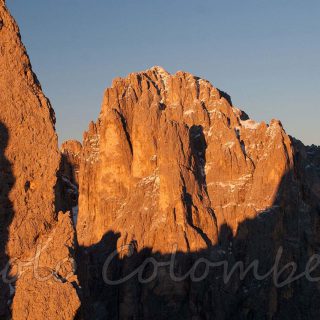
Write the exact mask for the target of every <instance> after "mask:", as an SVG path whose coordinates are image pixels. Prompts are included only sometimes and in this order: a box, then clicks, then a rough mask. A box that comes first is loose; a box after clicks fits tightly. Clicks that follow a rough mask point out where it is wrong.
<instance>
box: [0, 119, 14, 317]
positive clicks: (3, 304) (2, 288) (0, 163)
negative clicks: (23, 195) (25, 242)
mask: <svg viewBox="0 0 320 320" xmlns="http://www.w3.org/2000/svg"><path fill="white" fill-rule="evenodd" d="M8 141H9V131H8V128H7V127H6V125H5V124H4V123H2V122H0V270H1V278H0V319H9V317H10V304H11V300H10V299H11V295H13V292H14V286H13V285H12V284H11V288H10V287H9V285H8V284H7V281H6V278H7V276H8V275H7V272H6V267H7V263H8V261H9V257H8V256H7V253H6V246H7V243H8V240H9V226H10V224H11V222H12V219H13V216H14V209H13V203H12V202H11V200H10V198H9V194H10V191H11V189H12V188H13V186H14V184H15V177H14V175H13V172H12V165H11V163H10V162H9V160H8V159H7V158H6V155H5V151H6V148H7V145H8Z"/></svg>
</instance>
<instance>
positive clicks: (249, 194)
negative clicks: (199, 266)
mask: <svg viewBox="0 0 320 320" xmlns="http://www.w3.org/2000/svg"><path fill="white" fill-rule="evenodd" d="M230 103H231V99H230V97H229V96H228V95H227V94H225V93H223V92H222V91H219V90H218V89H216V88H214V87H213V86H212V85H211V84H210V83H209V82H208V81H206V80H203V79H200V78H197V77H195V76H193V75H191V74H189V73H185V72H177V73H176V74H174V75H171V74H169V73H168V72H166V71H165V70H164V69H162V68H160V67H153V68H151V69H149V70H147V71H145V72H140V73H133V74H130V75H129V76H128V77H127V78H125V79H122V78H119V79H115V80H114V81H113V84H112V87H111V88H108V89H107V90H106V92H105V95H104V99H103V104H102V110H101V113H100V116H99V119H98V121H97V122H96V123H91V124H90V126H89V130H88V131H87V132H86V133H85V134H84V141H83V149H82V156H81V164H80V173H79V184H80V198H79V216H78V224H77V237H78V241H79V244H80V246H81V247H80V250H79V262H81V267H80V269H79V277H80V281H81V284H82V288H83V291H82V297H83V302H82V304H83V308H82V316H83V317H84V318H87V319H92V317H93V318H94V319H102V318H104V317H110V318H112V319H116V318H119V319H151V318H152V319H180V318H181V319H182V318H187V319H191V318H192V319H291V318H292V317H294V316H296V319H316V318H317V317H318V311H317V308H316V307H310V308H309V302H308V301H309V300H310V299H312V301H317V302H320V300H319V290H318V288H317V286H316V285H315V284H314V283H311V282H308V281H306V280H305V279H304V280H301V281H296V282H295V283H294V284H292V285H289V286H286V287H285V288H282V289H279V288H276V287H275V286H274V284H273V283H272V281H270V279H269V280H268V281H266V282H263V283H261V282H256V281H255V279H254V278H253V277H252V276H251V277H250V276H248V277H247V278H246V279H245V280H243V281H241V280H240V277H239V275H238V274H236V276H235V277H234V278H232V280H231V282H230V283H229V284H224V283H223V282H222V281H221V280H219V279H220V278H221V276H220V275H221V272H220V273H219V272H218V273H214V272H213V273H212V272H211V273H210V276H209V277H208V278H206V279H205V280H204V281H202V282H201V283H200V284H199V283H194V282H192V281H191V280H190V279H188V280H186V281H183V282H180V283H176V282H174V281H171V280H170V279H169V276H168V272H169V271H168V270H163V271H162V272H158V275H157V278H156V279H155V280H154V281H152V282H151V283H148V284H142V283H141V282H139V281H138V280H137V279H136V278H135V279H133V280H131V281H127V282H126V283H124V284H122V285H120V286H106V285H105V284H104V283H103V279H102V278H101V270H102V266H103V263H104V261H105V259H106V258H107V257H108V254H110V253H111V252H113V251H114V250H118V251H121V249H120V248H121V247H122V246H123V245H127V244H131V245H132V248H133V251H134V252H135V254H133V255H128V254H126V253H124V252H120V253H119V256H117V259H115V262H114V265H113V269H112V268H111V269H110V270H111V271H110V272H111V276H113V277H115V278H117V277H118V278H119V277H122V276H123V275H125V274H128V273H129V272H130V271H132V270H134V268H135V267H137V266H139V264H141V263H142V262H143V261H144V259H146V258H147V257H153V258H157V259H158V260H160V261H165V260H168V259H170V253H172V251H173V247H175V250H177V251H178V258H177V267H176V270H177V272H178V273H179V272H180V273H183V271H185V270H187V269H188V267H191V266H192V263H193V262H194V261H196V259H198V258H199V257H200V258H201V257H206V258H209V259H210V258H212V257H213V256H215V255H216V254H218V256H219V255H220V257H221V253H222V258H223V259H227V261H229V262H235V261H238V260H239V261H243V262H244V264H245V265H246V266H247V265H249V263H250V262H252V261H253V260H255V259H258V260H259V262H260V266H261V268H262V273H264V272H263V271H266V270H268V268H271V267H272V264H273V263H274V261H275V259H276V254H277V251H278V249H279V248H280V247H282V248H284V251H283V257H282V260H281V263H280V266H283V265H285V263H287V262H290V261H293V262H295V263H297V264H298V270H303V268H304V267H305V265H306V263H307V261H308V259H309V257H310V256H311V255H312V254H314V253H317V252H318V247H317V244H318V243H319V242H318V241H319V197H320V192H319V181H320V180H319V162H318V159H319V156H318V155H319V150H318V149H317V148H316V147H310V148H309V147H305V146H303V144H302V143H300V142H299V141H297V140H295V139H293V138H291V137H289V136H288V135H287V134H286V133H285V131H284V129H283V127H282V125H281V123H280V122H279V121H277V120H272V121H271V123H270V124H269V125H267V124H266V123H264V122H262V123H257V122H254V121H253V120H251V119H249V118H248V116H247V115H246V114H245V113H244V112H242V111H241V110H239V109H237V108H235V107H234V106H232V105H231V104H230ZM280 269H281V268H280ZM148 274H152V266H149V267H147V268H146V270H145V275H148ZM302 292H303V295H304V296H302ZM308 299H309V300H308ZM308 308H309V309H308ZM90 317H91V318H90Z"/></svg>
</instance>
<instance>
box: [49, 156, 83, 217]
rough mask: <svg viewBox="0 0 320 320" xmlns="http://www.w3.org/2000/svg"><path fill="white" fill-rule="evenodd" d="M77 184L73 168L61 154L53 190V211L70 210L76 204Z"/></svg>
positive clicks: (77, 195)
mask: <svg viewBox="0 0 320 320" xmlns="http://www.w3.org/2000/svg"><path fill="white" fill-rule="evenodd" d="M78 190H79V186H78V183H77V179H76V173H75V169H74V167H73V165H72V163H70V161H69V159H68V157H67V156H66V155H65V154H61V158H60V165H59V170H58V172H57V182H56V185H55V187H54V191H55V211H56V213H58V212H60V211H63V212H66V211H72V208H74V207H76V206H77V205H78V198H79V191H78Z"/></svg>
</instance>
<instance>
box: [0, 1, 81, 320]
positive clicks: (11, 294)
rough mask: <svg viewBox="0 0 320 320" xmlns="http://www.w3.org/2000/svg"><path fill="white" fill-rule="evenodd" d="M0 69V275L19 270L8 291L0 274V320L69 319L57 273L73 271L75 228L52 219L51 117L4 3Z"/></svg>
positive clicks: (67, 292) (75, 302) (70, 299)
mask: <svg viewBox="0 0 320 320" xmlns="http://www.w3.org/2000/svg"><path fill="white" fill-rule="evenodd" d="M0 70H1V71H0V219H1V220H0V225H1V227H0V228H1V229H0V239H1V244H0V262H1V265H0V268H1V270H6V267H7V266H8V263H9V261H10V262H11V265H12V273H14V272H17V271H19V268H18V269H17V266H19V265H20V266H21V265H23V266H24V268H23V272H18V273H19V274H18V275H19V277H18V280H17V281H16V282H11V283H10V284H8V283H7V282H6V280H8V279H6V278H7V276H6V274H7V273H6V272H3V273H2V279H1V280H0V295H1V296H0V298H1V299H0V318H1V319H5V318H7V317H9V316H10V313H12V318H13V319H21V320H22V319H73V317H74V315H75V313H76V310H77V309H78V307H79V299H78V296H77V293H76V290H75V289H74V287H73V285H72V284H71V282H73V281H76V279H75V278H72V279H71V278H69V279H64V277H65V275H64V273H65V271H66V270H68V273H69V272H71V271H72V267H71V265H72V259H73V258H72V255H71V252H70V250H69V249H72V248H73V246H74V243H73V242H74V241H73V239H74V228H73V225H72V223H71V219H70V216H69V215H68V214H66V215H65V216H63V217H62V216H59V217H58V214H57V213H56V210H55V206H54V203H55V193H54V188H55V185H56V181H57V178H56V174H57V171H58V168H59V162H60V154H59V150H58V144H57V135H56V133H55V128H54V123H55V116H54V112H53V109H52V108H51V105H50V102H49V100H48V99H47V98H46V97H45V95H44V94H43V92H42V90H41V87H40V84H39V82H38V80H37V78H36V76H35V74H34V73H33V72H32V68H31V64H30V60H29V58H28V55H27V53H26V50H25V47H24V46H23V44H22V43H21V39H20V34H19V29H18V26H17V25H16V23H15V21H14V20H13V18H12V17H11V16H10V13H9V12H8V10H7V8H6V6H5V3H4V1H3V0H1V1H0ZM61 214H62V213H61ZM50 239H51V240H52V239H54V243H51V244H50V248H45V249H44V250H43V251H42V253H41V257H40V261H38V262H39V265H37V267H38V268H39V272H40V270H42V271H43V270H45V273H47V274H48V273H49V274H51V275H52V277H51V278H50V281H38V280H37V278H36V277H35V276H34V269H37V267H33V266H34V264H35V257H36V253H37V248H38V247H39V246H43V245H44V244H45V243H47V241H49V242H51V240H50ZM64 259H65V260H64ZM62 260H63V261H64V264H63V268H59V271H58V272H56V271H55V267H56V266H57V264H58V262H59V261H62ZM32 261H33V263H32ZM28 262H30V263H29V264H28ZM62 270H63V271H62ZM20 271H21V270H20ZM42 271H41V272H42ZM63 279H64V280H63Z"/></svg>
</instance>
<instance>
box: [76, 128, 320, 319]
mask: <svg viewBox="0 0 320 320" xmlns="http://www.w3.org/2000/svg"><path fill="white" fill-rule="evenodd" d="M195 130H196V128H195ZM199 148H200V146H199ZM295 157H296V159H295V163H296V168H295V170H291V171H290V172H288V173H287V174H286V175H285V176H284V177H283V179H282V182H281V184H280V186H279V189H278V192H277V195H276V197H275V198H274V203H273V205H272V206H270V208H267V209H266V210H263V211H261V212H259V213H258V214H257V216H256V217H255V218H251V219H249V218H248V219H245V220H244V221H242V222H241V223H240V224H239V227H238V229H237V231H236V233H235V234H233V232H232V229H231V228H230V227H229V226H228V225H226V224H225V225H223V226H222V227H221V228H220V230H219V240H218V243H217V244H214V245H210V246H209V245H208V248H207V249H205V250H200V251H198V252H174V250H173V251H172V252H169V253H162V252H155V251H153V250H152V248H143V249H142V250H140V251H138V250H137V247H138V246H137V244H136V243H128V244H125V245H124V246H122V245H121V244H120V243H118V239H119V238H120V234H119V233H118V232H117V230H109V231H108V232H107V233H106V234H105V235H104V237H103V238H102V239H101V241H100V242H99V243H97V244H95V245H93V246H90V247H81V248H79V250H78V266H79V269H78V277H79V281H80V285H81V288H82V289H81V299H82V307H81V309H80V310H79V314H78V318H77V319H83V320H89V319H90V320H100V319H101V320H102V319H184V320H185V319H206V320H207V319H208V320H209V319H218V320H264V319H266V320H267V319H272V320H289V319H290V320H291V319H298V320H300V319H301V320H302V319H303V320H304V319H305V320H307V319H308V320H310V319H320V308H319V307H318V306H319V303H320V290H319V286H320V281H319V280H320V278H319V279H317V280H318V281H314V282H312V281H309V280H308V279H306V277H301V278H300V279H298V280H296V281H294V282H292V283H288V284H285V285H283V286H282V287H278V286H277V283H278V285H279V284H281V282H283V281H285V280H287V279H290V278H288V277H289V276H290V273H291V268H290V265H287V264H288V263H295V265H296V268H297V269H296V272H295V275H298V274H301V273H303V272H305V270H306V269H307V265H308V262H309V261H310V257H311V256H312V255H314V254H319V253H320V252H319V249H320V232H319V231H320V222H319V219H320V197H319V193H314V192H313V191H312V186H311V185H310V184H309V182H308V180H307V179H306V177H305V176H304V175H305V169H304V167H305V159H304V160H303V159H302V158H303V157H301V156H300V155H299V151H297V152H296V155H295ZM186 201H188V199H186ZM281 249H282V253H281ZM279 250H280V251H279ZM279 252H280V253H281V255H280V256H279ZM277 257H280V258H279V259H278V260H277ZM318 258H319V256H318ZM108 259H109V260H108ZM199 259H201V260H199ZM204 259H205V260H204ZM319 259H320V258H319ZM170 261H171V265H172V266H173V267H172V268H171V271H173V273H172V272H171V275H172V274H173V275H174V277H178V278H181V277H183V276H184V275H186V274H188V272H189V271H190V270H192V266H196V268H195V270H194V277H196V278H198V280H201V281H195V279H192V277H191V276H190V274H189V276H187V277H186V278H185V279H184V280H181V281H177V280H178V279H175V278H174V277H172V276H171V275H170V266H169V265H168V264H167V265H163V266H159V265H157V264H156V262H157V263H163V264H165V262H170ZM199 261H202V263H199ZM204 261H209V262H210V263H212V264H215V266H214V267H210V268H209V272H208V274H207V275H206V277H203V279H201V276H203V275H204V274H205V271H206V266H207V265H206V263H205V262H204ZM254 261H257V262H258V270H257V271H258V275H260V276H262V275H266V276H265V278H264V279H259V278H257V277H256V276H254V273H253V270H252V269H249V271H248V272H247V273H246V274H245V276H243V277H241V273H240V269H239V268H237V269H236V270H235V272H234V273H232V275H231V276H230V279H229V280H228V279H226V277H225V274H224V272H227V273H228V272H230V271H231V270H232V268H233V267H235V266H236V265H237V263H239V262H241V263H243V266H244V268H245V269H247V268H248V267H249V265H250V264H251V263H253V262H254ZM277 261H278V262H277ZM109 262H110V264H109ZM222 262H224V263H227V265H228V268H224V266H223V265H222ZM319 262H320V260H319ZM285 266H287V267H285ZM284 267H285V268H284ZM316 267H317V268H315V270H313V272H312V273H311V275H312V277H313V278H314V279H315V277H319V276H320V263H319V265H316ZM272 268H274V269H275V270H276V271H278V273H279V276H278V277H276V280H277V282H275V280H274V278H273V275H274V274H275V273H274V272H273V273H271V272H270V271H272ZM283 268H284V269H283ZM281 269H283V271H282V272H280V271H281ZM135 270H136V271H137V270H140V273H139V272H136V273H135V274H134V275H133V276H132V277H130V279H127V280H126V281H123V282H121V283H118V284H112V283H110V280H112V281H117V280H121V279H124V278H125V277H126V276H128V275H129V274H131V273H132V272H134V271H135ZM103 272H104V275H105V277H104V278H103ZM154 274H156V277H153V275H154ZM276 274H277V273H276ZM139 277H140V279H139ZM147 279H149V280H150V279H151V280H150V281H146V280H147ZM106 280H107V282H106ZM226 280H228V281H226Z"/></svg>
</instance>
